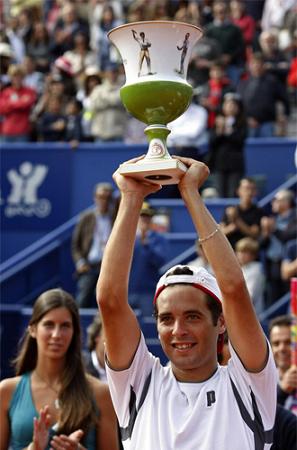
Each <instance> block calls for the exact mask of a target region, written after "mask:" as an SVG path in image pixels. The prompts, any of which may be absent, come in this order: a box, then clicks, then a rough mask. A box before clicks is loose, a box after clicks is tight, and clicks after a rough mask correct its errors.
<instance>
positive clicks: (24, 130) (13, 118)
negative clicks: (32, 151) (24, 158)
mask: <svg viewBox="0 0 297 450" xmlns="http://www.w3.org/2000/svg"><path fill="white" fill-rule="evenodd" d="M24 75H25V73H24V69H23V68H22V66H21V65H14V64H13V65H11V66H9V69H8V76H9V77H10V79H11V86H8V87H6V88H4V89H3V91H2V92H0V114H1V115H2V116H3V122H2V141H4V142H26V141H29V139H30V133H31V124H30V113H31V110H32V108H33V106H34V104H35V102H36V98H37V95H36V91H35V90H33V89H31V88H30V87H27V86H25V85H24V83H23V80H24Z"/></svg>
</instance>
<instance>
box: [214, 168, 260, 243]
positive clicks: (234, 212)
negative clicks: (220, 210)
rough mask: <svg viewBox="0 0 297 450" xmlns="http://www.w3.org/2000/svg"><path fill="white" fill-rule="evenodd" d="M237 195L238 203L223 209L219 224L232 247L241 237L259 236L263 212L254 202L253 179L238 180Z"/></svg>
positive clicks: (254, 184)
mask: <svg viewBox="0 0 297 450" xmlns="http://www.w3.org/2000/svg"><path fill="white" fill-rule="evenodd" d="M237 195H238V197H239V204H238V205H237V206H228V207H227V208H226V209H225V211H224V214H223V218H222V221H221V224H220V225H221V229H222V231H223V233H224V234H225V235H226V236H227V238H228V240H229V242H230V244H231V245H232V247H233V248H235V245H236V242H238V241H239V240H240V239H242V238H243V237H252V238H254V239H257V238H258V237H259V235H260V221H261V217H262V216H263V214H264V213H263V210H262V209H261V208H259V207H258V206H257V204H256V202H255V198H256V195H257V188H256V183H255V181H254V180H253V179H251V178H247V177H246V178H243V179H242V180H240V183H239V186H238V189H237Z"/></svg>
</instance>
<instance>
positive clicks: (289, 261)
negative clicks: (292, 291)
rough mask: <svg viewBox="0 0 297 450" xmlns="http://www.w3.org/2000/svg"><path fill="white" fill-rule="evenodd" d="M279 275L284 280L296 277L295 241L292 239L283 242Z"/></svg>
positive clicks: (296, 252) (296, 257)
mask: <svg viewBox="0 0 297 450" xmlns="http://www.w3.org/2000/svg"><path fill="white" fill-rule="evenodd" d="M281 277H282V279H283V280H284V281H285V282H289V281H290V279H291V278H293V277H297V242H296V239H292V240H290V241H288V242H287V243H286V244H285V248H284V253H283V258H282V262H281Z"/></svg>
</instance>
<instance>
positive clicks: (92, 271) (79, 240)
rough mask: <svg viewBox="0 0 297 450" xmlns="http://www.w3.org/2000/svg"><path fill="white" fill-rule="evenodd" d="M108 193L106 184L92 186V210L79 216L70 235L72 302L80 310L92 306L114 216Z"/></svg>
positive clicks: (107, 184) (108, 187)
mask: <svg viewBox="0 0 297 450" xmlns="http://www.w3.org/2000/svg"><path fill="white" fill-rule="evenodd" d="M112 193H113V188H112V185H111V184H110V183H98V184H96V186H95V188H94V202H95V205H96V209H95V210H91V211H87V212H85V213H84V214H83V215H82V216H81V218H80V220H79V222H78V223H77V225H76V227H75V230H74V233H73V238H72V257H73V260H74V263H75V268H76V274H77V295H76V301H77V304H78V305H79V307H80V308H92V307H94V306H95V304H96V302H95V287H96V282H97V278H98V274H99V272H100V267H101V261H102V256H103V253H104V249H105V245H106V242H107V239H108V237H109V234H110V232H111V228H112V221H113V217H114V202H113V197H112Z"/></svg>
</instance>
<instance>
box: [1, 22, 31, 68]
mask: <svg viewBox="0 0 297 450" xmlns="http://www.w3.org/2000/svg"><path fill="white" fill-rule="evenodd" d="M5 33H6V36H7V38H8V41H9V44H10V46H11V48H12V52H13V55H14V61H13V62H14V63H16V64H21V63H22V62H23V59H24V56H25V54H26V46H25V42H24V39H23V36H22V35H21V32H20V28H19V18H18V17H17V16H15V17H10V18H9V20H8V24H7V27H6V30H5Z"/></svg>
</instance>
